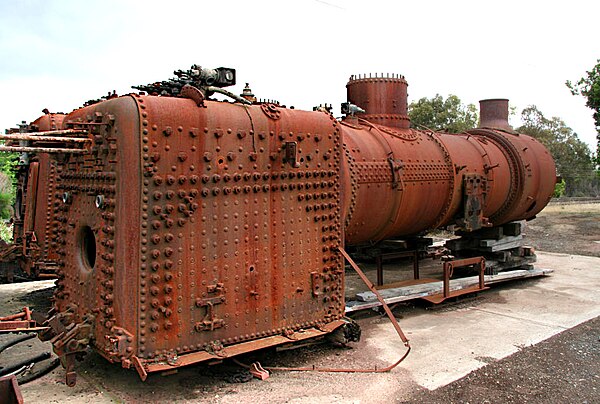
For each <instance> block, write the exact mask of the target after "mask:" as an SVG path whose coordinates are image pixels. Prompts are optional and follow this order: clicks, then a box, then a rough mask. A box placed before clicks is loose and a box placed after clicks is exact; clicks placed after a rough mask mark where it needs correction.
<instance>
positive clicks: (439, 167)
mask: <svg viewBox="0 0 600 404" xmlns="http://www.w3.org/2000/svg"><path fill="white" fill-rule="evenodd" d="M390 80H391V81H390ZM406 86H407V84H406V81H405V80H404V79H400V80H399V79H387V78H361V79H355V78H354V76H352V77H351V78H350V81H349V82H348V85H347V88H348V97H349V101H351V102H352V103H355V104H357V105H358V106H360V107H362V108H363V109H365V110H366V114H364V115H362V114H361V115H359V116H360V118H362V119H360V118H359V119H358V120H356V119H354V118H350V119H347V120H345V121H343V122H342V125H343V126H342V127H343V138H344V156H345V158H346V167H347V169H346V170H345V171H344V172H343V175H344V181H345V189H346V192H345V194H344V195H345V200H344V208H345V209H344V212H345V226H346V227H345V239H346V243H347V244H360V243H364V242H373V241H378V240H384V239H388V238H392V237H405V236H411V235H416V234H418V233H421V232H424V231H426V230H429V229H432V228H435V227H439V226H444V225H450V224H458V225H459V226H461V227H464V228H466V229H469V230H476V229H477V228H480V227H482V226H494V225H500V224H503V223H506V222H509V221H513V220H521V219H529V218H532V217H534V216H535V215H536V214H537V213H538V212H539V211H540V210H541V209H543V207H544V206H545V205H546V204H547V202H548V201H549V200H550V198H551V196H552V193H553V190H554V184H555V180H556V176H555V170H556V169H555V165H554V161H553V160H552V157H551V156H550V154H549V152H548V150H546V148H544V146H543V145H541V144H540V143H539V142H538V141H537V140H536V139H534V138H532V137H529V136H525V135H520V134H517V133H515V132H514V131H513V130H512V128H511V127H510V125H509V124H508V100H506V99H493V100H483V101H481V124H480V128H478V129H474V130H471V131H468V132H467V133H466V134H448V133H437V132H428V131H418V130H414V129H409V128H408V127H406V128H405V127H398V125H396V127H393V128H392V127H390V126H384V125H378V124H377V123H379V122H380V120H377V119H373V116H374V115H373V113H374V112H383V111H386V108H388V106H390V105H395V102H396V101H398V100H397V97H399V96H400V95H401V91H400V89H401V88H403V89H406ZM391 89H396V90H398V91H397V92H394V91H392V90H391ZM404 96H406V93H404ZM361 102H362V104H361ZM402 105H406V99H405V102H404V104H402ZM372 106H378V107H377V108H373V107H372ZM369 108H371V109H369ZM395 122H400V121H395ZM402 122H404V121H402ZM405 122H406V123H408V120H406V121H405ZM472 203H475V204H476V206H478V207H479V209H478V210H476V211H473V212H471V208H470V204H472ZM465 206H466V208H465Z"/></svg>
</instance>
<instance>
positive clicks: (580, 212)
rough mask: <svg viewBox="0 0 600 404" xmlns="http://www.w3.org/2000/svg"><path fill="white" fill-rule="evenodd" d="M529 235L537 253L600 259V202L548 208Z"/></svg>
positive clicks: (531, 226) (527, 231)
mask: <svg viewBox="0 0 600 404" xmlns="http://www.w3.org/2000/svg"><path fill="white" fill-rule="evenodd" d="M525 234H526V239H527V240H528V243H530V244H531V245H533V246H534V247H535V248H536V250H540V251H550V252H559V253H565V254H577V255H587V256H592V257H600V203H587V204H551V205H549V206H546V208H545V209H544V210H543V211H542V212H540V214H538V215H537V217H536V218H535V219H534V220H532V221H529V222H527V224H526V227H525Z"/></svg>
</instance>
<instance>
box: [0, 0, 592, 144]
mask: <svg viewBox="0 0 600 404" xmlns="http://www.w3.org/2000/svg"><path fill="white" fill-rule="evenodd" d="M599 18H600V2H598V1H578V0H570V1H560V2H559V1H544V2H542V1H539V2H538V1H527V0H519V1H513V0H502V1H499V0H496V1H493V2H491V1H483V0H479V1H465V0H455V1H426V0H421V1H379V0H371V1H358V0H349V1H342V0H323V1H319V0H296V1H293V2H287V1H283V0H280V1H266V0H264V1H263V0H246V1H237V0H221V1H216V0H215V1H210V2H208V1H199V0H198V1H177V0H171V1H165V0H162V1H149V0H146V1H133V0H130V1H126V0H104V1H89V0H86V1H84V0H74V1H70V0H64V1H59V0H56V1H50V0H21V1H17V0H0V129H4V128H8V127H14V126H15V125H16V124H17V123H18V122H20V121H21V120H27V121H32V120H33V119H35V118H37V117H38V116H39V115H41V110H42V109H43V108H48V109H50V110H51V111H52V112H58V111H61V112H70V111H71V110H73V109H74V108H77V107H78V106H80V105H82V103H83V102H84V101H87V100H89V99H96V98H99V97H100V96H102V95H105V94H106V93H107V92H108V91H110V90H113V89H114V90H117V92H118V93H119V94H125V93H128V92H130V91H131V89H130V86H131V85H134V84H145V83H149V82H153V81H157V80H164V79H167V78H170V77H171V76H172V71H173V70H174V69H179V68H181V69H186V68H189V66H190V65H192V64H194V63H196V64H200V65H202V66H206V67H218V66H226V67H233V68H236V69H237V76H238V85H237V86H236V87H235V88H234V89H233V90H234V91H235V92H237V93H239V92H241V90H242V88H243V84H244V82H250V85H251V87H252V89H253V90H254V93H255V94H256V96H257V97H259V98H271V99H277V100H279V101H281V102H282V103H284V104H286V105H288V106H290V105H294V106H295V107H296V108H302V109H311V108H312V107H313V106H314V105H318V104H320V103H325V102H327V103H332V104H333V105H334V107H335V109H334V113H336V115H337V114H339V103H340V102H343V101H345V97H346V90H345V84H346V82H347V80H348V77H349V76H350V75H351V74H358V73H370V72H372V73H375V72H379V73H381V72H383V73H388V72H389V73H400V74H403V75H404V76H405V77H406V79H407V80H408V82H409V101H411V100H415V99H418V98H421V97H432V96H434V95H435V94H436V93H439V94H442V95H444V96H446V95H448V94H456V95H458V96H459V97H460V98H461V99H462V101H463V102H465V103H475V104H477V101H478V100H480V99H485V98H509V99H510V100H511V105H513V106H515V107H517V108H518V110H519V113H520V110H521V109H523V108H524V107H526V106H528V105H531V104H535V105H537V106H538V108H539V109H540V110H541V111H542V112H543V113H544V114H545V115H546V116H548V117H551V116H559V117H561V118H562V119H563V120H564V121H565V122H566V123H567V125H569V126H570V127H572V128H573V129H574V130H575V131H576V132H577V133H578V135H579V136H580V138H581V139H582V140H584V141H585V142H587V143H588V144H589V145H590V146H591V148H592V150H593V149H594V148H595V143H596V142H595V135H596V132H595V129H594V124H593V119H592V113H591V111H590V110H589V109H587V108H586V107H585V100H584V99H583V98H582V97H574V96H572V95H571V94H570V92H569V90H568V89H567V88H566V87H565V85H564V82H565V80H567V79H571V80H577V79H578V78H580V77H581V76H582V75H584V74H585V71H586V70H590V69H591V68H592V67H593V66H594V65H595V64H596V60H597V59H598V58H600V40H599V38H600V26H599V25H598V21H599ZM513 124H514V125H518V121H517V120H516V119H513Z"/></svg>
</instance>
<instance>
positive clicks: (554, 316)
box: [370, 252, 600, 389]
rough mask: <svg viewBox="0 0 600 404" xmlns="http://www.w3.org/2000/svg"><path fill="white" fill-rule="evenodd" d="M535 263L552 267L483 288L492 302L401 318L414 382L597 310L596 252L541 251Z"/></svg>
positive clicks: (482, 360)
mask: <svg viewBox="0 0 600 404" xmlns="http://www.w3.org/2000/svg"><path fill="white" fill-rule="evenodd" d="M537 265H538V266H540V267H543V268H551V269H554V270H555V272H554V274H553V275H552V276H549V277H544V278H539V279H536V280H528V281H524V282H512V283H511V284H510V285H506V286H503V287H501V288H498V289H495V290H492V291H490V292H484V293H487V294H488V296H486V299H487V298H490V299H489V300H490V301H486V300H483V301H482V302H477V304H476V305H472V306H468V307H466V308H462V309H457V310H452V311H447V310H444V311H442V312H440V313H426V314H421V315H418V316H412V317H410V318H408V319H406V320H404V321H401V326H402V328H403V329H404V330H406V331H407V334H408V336H409V338H410V339H411V345H412V346H413V353H412V354H411V357H410V360H409V361H406V362H405V363H404V364H403V365H402V366H403V367H404V368H405V369H407V370H408V371H409V373H410V374H411V375H412V376H413V378H414V379H415V381H416V382H417V383H418V384H419V385H421V386H423V387H426V388H428V389H435V388H437V387H440V386H443V385H445V384H448V383H450V382H452V381H454V380H456V379H459V378H461V377H463V376H465V375H466V374H468V373H469V372H471V371H472V370H475V369H477V368H479V367H481V366H483V365H485V364H486V363H487V362H489V360H490V359H491V358H493V359H501V358H503V357H505V356H508V355H510V354H512V353H514V352H516V351H517V350H518V349H521V348H523V347H526V346H529V345H533V344H536V343H538V342H540V341H542V340H545V339H547V338H549V337H551V336H552V335H555V334H557V333H559V332H561V331H563V330H565V329H568V328H571V327H574V326H575V325H578V324H580V323H582V322H584V321H587V320H590V319H592V318H595V317H597V316H599V315H600V293H598V291H599V290H600V258H595V257H583V256H575V255H566V254H554V253H543V252H542V253H539V255H538V263H537ZM493 295H496V296H495V297H493ZM378 332H379V335H377V333H373V334H372V335H373V336H372V337H370V339H372V340H373V341H375V340H377V339H378V338H383V337H384V335H387V336H388V338H390V339H393V338H394V334H393V330H392V329H391V327H389V326H387V325H383V326H380V329H379V330H378ZM376 344H377V345H378V346H381V343H380V342H377V343H376ZM373 345H375V342H373ZM398 350H401V348H400V347H392V348H391V349H389V348H387V349H385V351H384V352H382V353H380V355H382V356H386V357H388V359H390V358H392V357H394V356H395V355H396V352H395V351H398Z"/></svg>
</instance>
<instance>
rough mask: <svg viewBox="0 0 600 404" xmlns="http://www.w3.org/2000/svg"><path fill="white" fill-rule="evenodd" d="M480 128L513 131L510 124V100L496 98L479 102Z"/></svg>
mask: <svg viewBox="0 0 600 404" xmlns="http://www.w3.org/2000/svg"><path fill="white" fill-rule="evenodd" d="M479 127H480V128H493V129H503V130H508V131H512V130H513V128H512V127H511V126H510V125H509V124H508V100H507V99H505V98H495V99H491V100H481V101H479Z"/></svg>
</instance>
